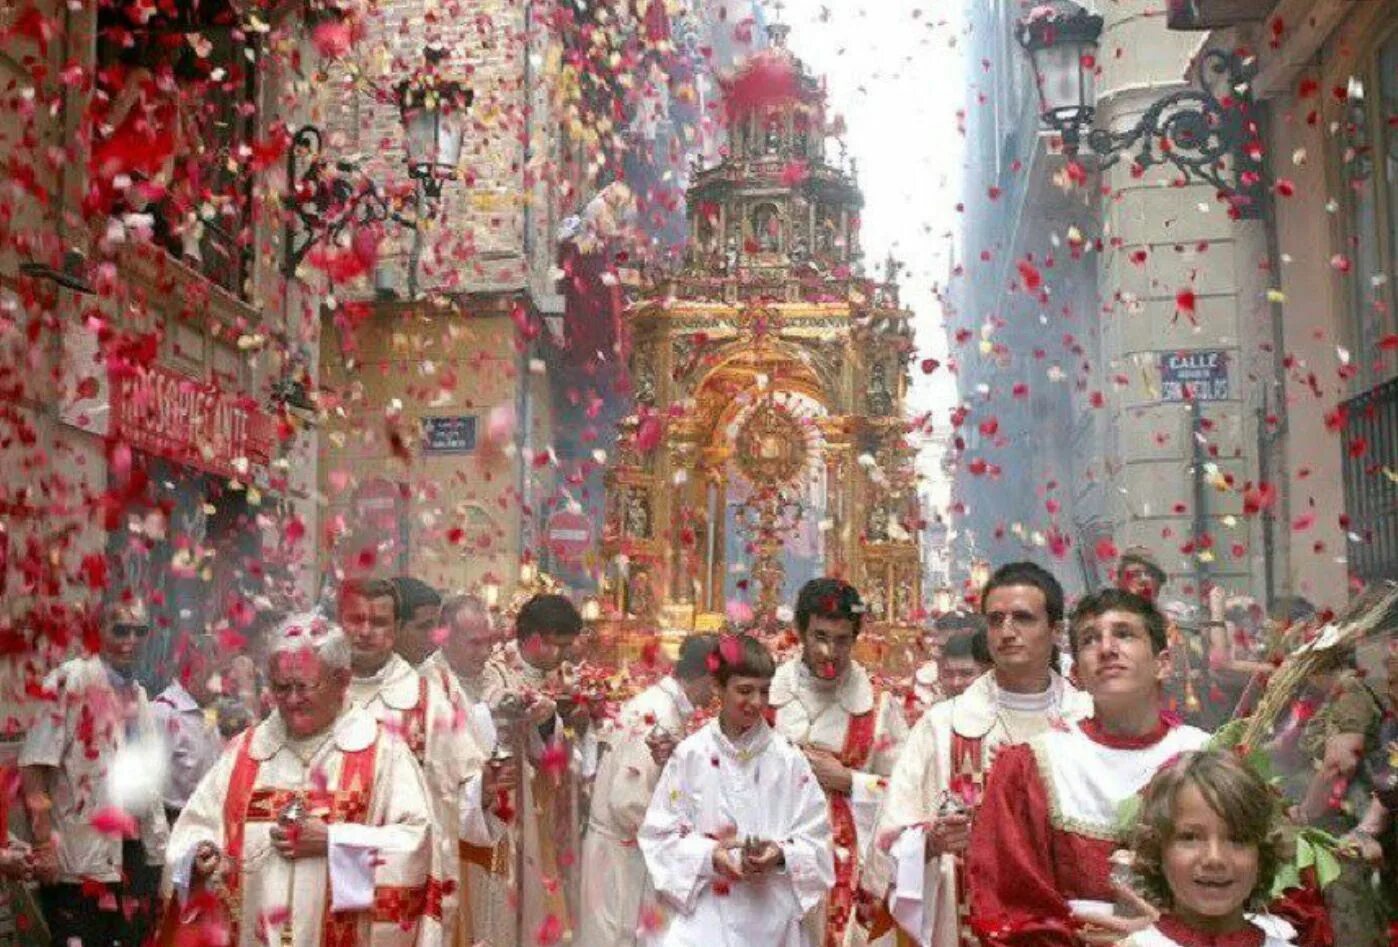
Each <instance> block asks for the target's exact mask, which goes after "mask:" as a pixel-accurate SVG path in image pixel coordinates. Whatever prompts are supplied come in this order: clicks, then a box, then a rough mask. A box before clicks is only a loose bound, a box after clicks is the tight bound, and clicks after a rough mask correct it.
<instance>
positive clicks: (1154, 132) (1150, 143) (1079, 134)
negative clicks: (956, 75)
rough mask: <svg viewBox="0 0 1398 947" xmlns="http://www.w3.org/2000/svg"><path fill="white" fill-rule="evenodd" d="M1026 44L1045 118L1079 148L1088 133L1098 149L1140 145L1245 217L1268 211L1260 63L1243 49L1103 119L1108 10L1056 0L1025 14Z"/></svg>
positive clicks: (1137, 158) (1136, 152)
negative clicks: (1136, 108)
mask: <svg viewBox="0 0 1398 947" xmlns="http://www.w3.org/2000/svg"><path fill="white" fill-rule="evenodd" d="M1016 33H1017V36H1018V39H1019V43H1020V45H1021V46H1023V47H1024V49H1025V51H1026V52H1027V53H1028V54H1029V58H1030V61H1031V63H1032V65H1033V68H1034V78H1035V83H1036V85H1037V87H1038V90H1039V111H1040V117H1041V118H1042V120H1043V122H1044V124H1045V125H1046V126H1048V127H1049V128H1052V129H1054V130H1055V131H1057V132H1059V133H1060V134H1061V135H1062V137H1063V150H1064V151H1065V152H1066V153H1068V154H1070V155H1073V154H1076V153H1077V151H1078V149H1079V147H1080V146H1081V143H1082V141H1083V140H1084V139H1085V140H1086V142H1087V146H1088V147H1089V148H1090V149H1092V151H1093V153H1095V154H1098V155H1101V156H1103V157H1115V156H1116V155H1119V154H1121V153H1122V152H1124V151H1127V150H1132V151H1133V154H1132V161H1133V162H1134V163H1135V164H1136V165H1137V166H1138V167H1140V168H1143V169H1144V168H1149V167H1153V166H1155V165H1159V164H1165V163H1167V162H1168V163H1169V164H1172V165H1174V166H1175V167H1176V168H1178V169H1179V171H1180V173H1181V174H1183V175H1184V177H1185V179H1186V180H1194V181H1205V182H1207V183H1209V184H1212V185H1213V186H1214V187H1216V188H1217V189H1218V190H1219V192H1220V193H1222V194H1223V195H1224V196H1225V197H1226V198H1227V200H1228V201H1229V203H1230V204H1231V206H1232V211H1233V213H1234V214H1236V215H1237V216H1238V217H1241V218H1257V217H1260V216H1262V214H1263V212H1264V209H1263V203H1264V202H1263V197H1264V193H1263V180H1262V149H1261V143H1260V131H1259V128H1258V125H1257V119H1256V116H1255V115H1254V114H1253V100H1252V95H1251V92H1250V91H1249V88H1248V84H1249V83H1250V82H1251V80H1252V76H1253V73H1254V71H1255V69H1254V66H1253V64H1252V63H1251V62H1250V61H1245V60H1244V59H1243V58H1242V57H1240V56H1239V55H1238V54H1237V53H1231V52H1225V51H1223V50H1216V49H1211V50H1207V51H1205V52H1204V53H1202V54H1201V55H1200V57H1199V60H1198V62H1197V63H1196V64H1195V77H1194V78H1195V84H1194V86H1193V87H1191V88H1188V89H1181V90H1180V91H1178V92H1172V93H1171V94H1169V95H1167V96H1165V97H1164V98H1162V99H1160V100H1158V101H1157V102H1155V103H1153V104H1152V105H1151V106H1150V107H1149V108H1148V109H1146V111H1145V113H1144V114H1142V116H1141V118H1140V120H1139V121H1138V122H1137V123H1136V124H1135V125H1134V126H1132V127H1131V128H1128V129H1126V130H1124V131H1120V132H1116V131H1111V130H1110V129H1106V128H1098V127H1096V125H1095V124H1094V120H1095V118H1096V109H1095V102H1096V95H1095V88H1094V85H1095V84H1094V74H1095V72H1096V69H1097V64H1096V52H1097V41H1098V39H1099V38H1100V37H1101V35H1102V17H1100V16H1098V15H1097V14H1095V13H1092V12H1090V11H1089V10H1087V9H1086V8H1084V7H1083V6H1081V5H1080V4H1078V3H1075V2H1074V0H1049V2H1047V3H1044V4H1040V5H1038V6H1036V7H1035V8H1034V10H1033V11H1032V12H1031V13H1029V14H1028V15H1027V16H1025V17H1024V18H1023V19H1021V20H1020V21H1019V25H1018V28H1017V30H1016Z"/></svg>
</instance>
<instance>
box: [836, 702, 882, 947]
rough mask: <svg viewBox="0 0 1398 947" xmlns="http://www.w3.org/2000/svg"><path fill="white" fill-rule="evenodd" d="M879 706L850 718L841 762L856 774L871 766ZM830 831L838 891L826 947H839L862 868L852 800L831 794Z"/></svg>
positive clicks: (842, 795)
mask: <svg viewBox="0 0 1398 947" xmlns="http://www.w3.org/2000/svg"><path fill="white" fill-rule="evenodd" d="M877 711H878V706H877V704H875V707H874V709H873V710H870V711H868V712H867V713H862V714H858V715H854V714H852V715H850V718H849V723H848V725H847V726H846V727H845V745H844V748H843V749H841V750H840V762H841V763H842V764H843V765H844V766H846V767H848V768H849V769H852V770H862V769H864V768H865V767H866V766H868V765H869V757H870V755H871V754H872V753H873V749H874V728H875V726H876V724H877V723H878V712H877ZM826 799H827V800H828V801H829V805H830V828H831V831H832V833H833V835H834V840H835V887H833V888H832V889H830V896H829V898H828V900H827V902H826V904H827V907H826V912H825V947H838V945H839V944H841V943H843V942H844V935H845V927H846V926H847V925H848V924H849V920H850V915H851V914H852V913H853V911H854V898H855V886H856V881H857V880H858V879H857V877H856V868H857V866H858V864H859V833H858V831H857V830H856V828H855V824H854V812H853V810H852V809H851V808H850V804H849V797H848V796H846V795H845V794H843V793H829V794H828V795H827V796H826Z"/></svg>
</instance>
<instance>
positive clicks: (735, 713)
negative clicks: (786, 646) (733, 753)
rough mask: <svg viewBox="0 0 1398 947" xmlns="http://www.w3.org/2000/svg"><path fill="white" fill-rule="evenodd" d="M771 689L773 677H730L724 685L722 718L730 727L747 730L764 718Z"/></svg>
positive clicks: (721, 708)
mask: <svg viewBox="0 0 1398 947" xmlns="http://www.w3.org/2000/svg"><path fill="white" fill-rule="evenodd" d="M771 690H772V679H771V678H768V677H730V678H729V679H728V683H727V684H725V685H724V686H723V695H722V696H723V705H722V707H720V708H719V716H720V718H721V719H722V721H723V722H724V723H726V724H727V725H728V727H729V728H730V729H732V730H736V731H737V732H739V733H742V732H744V731H746V730H747V729H748V728H749V727H751V726H752V725H753V724H755V723H757V722H758V721H759V720H761V719H762V714H763V713H764V712H765V711H766V710H767V696H768V694H769V693H770V692H771Z"/></svg>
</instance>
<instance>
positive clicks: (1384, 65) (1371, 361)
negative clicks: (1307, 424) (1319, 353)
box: [1338, 34, 1398, 391]
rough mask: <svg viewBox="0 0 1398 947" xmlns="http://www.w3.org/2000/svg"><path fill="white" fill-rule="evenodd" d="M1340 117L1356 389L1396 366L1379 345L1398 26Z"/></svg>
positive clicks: (1396, 197) (1388, 273)
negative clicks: (1397, 29) (1397, 30)
mask: <svg viewBox="0 0 1398 947" xmlns="http://www.w3.org/2000/svg"><path fill="white" fill-rule="evenodd" d="M1341 121H1342V127H1343V135H1342V136H1341V146H1340V154H1339V156H1338V162H1339V171H1340V183H1341V185H1342V190H1343V193H1344V195H1345V197H1344V200H1345V203H1346V207H1345V211H1346V213H1345V218H1344V219H1345V225H1346V233H1345V237H1346V239H1345V246H1344V247H1343V248H1342V251H1341V252H1342V253H1343V255H1344V257H1345V258H1346V259H1347V260H1348V264H1349V273H1348V275H1347V276H1345V277H1344V282H1345V284H1346V289H1347V291H1348V297H1349V298H1348V299H1347V304H1348V305H1349V307H1350V320H1349V321H1350V337H1349V342H1350V352H1351V356H1352V359H1353V364H1354V366H1355V367H1356V369H1357V370H1358V371H1357V373H1356V375H1355V377H1354V379H1353V385H1354V386H1355V390H1356V391H1363V390H1366V389H1369V388H1372V387H1373V386H1374V385H1376V384H1377V383H1379V382H1380V381H1383V380H1384V379H1385V378H1387V377H1389V376H1391V375H1392V374H1393V363H1392V362H1391V361H1390V360H1389V359H1388V356H1387V355H1386V354H1385V353H1383V352H1382V351H1381V350H1380V349H1379V348H1378V342H1379V339H1381V338H1382V337H1383V336H1385V335H1387V334H1388V333H1390V332H1392V331H1394V325H1395V323H1394V317H1393V304H1394V287H1393V285H1392V273H1393V264H1394V258H1395V252H1398V34H1393V35H1390V37H1389V38H1388V39H1387V40H1386V41H1385V42H1384V43H1383V44H1382V45H1381V46H1379V47H1378V48H1377V50H1376V51H1375V53H1374V54H1373V55H1372V56H1371V57H1370V58H1369V60H1368V62H1367V64H1366V65H1365V67H1364V68H1363V69H1362V71H1359V72H1357V73H1356V74H1355V75H1354V76H1353V77H1352V78H1351V79H1350V83H1349V90H1348V98H1347V103H1346V109H1345V114H1344V116H1343V118H1342V119H1341Z"/></svg>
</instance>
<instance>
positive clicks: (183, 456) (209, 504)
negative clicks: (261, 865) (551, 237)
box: [0, 0, 319, 727]
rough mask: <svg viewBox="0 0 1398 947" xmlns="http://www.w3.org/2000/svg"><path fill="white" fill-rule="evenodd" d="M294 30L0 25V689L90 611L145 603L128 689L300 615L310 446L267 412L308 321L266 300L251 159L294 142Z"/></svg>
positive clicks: (304, 429)
mask: <svg viewBox="0 0 1398 947" xmlns="http://www.w3.org/2000/svg"><path fill="white" fill-rule="evenodd" d="M99 6H100V9H99ZM306 27H307V24H306V23H305V22H304V21H303V20H302V19H301V13H300V12H299V11H293V10H291V9H290V8H285V9H283V10H282V11H281V12H279V13H278V14H277V15H276V16H274V17H272V18H271V19H270V20H259V19H257V18H256V17H252V18H251V19H249V18H245V17H243V16H242V15H241V14H240V13H239V12H238V11H236V10H235V9H234V8H233V7H231V6H229V5H227V4H219V3H205V4H202V5H194V4H183V3H173V4H169V5H165V6H162V8H161V10H160V11H158V12H155V13H153V14H152V15H151V16H150V17H148V18H146V19H144V20H142V21H140V22H132V21H127V20H124V19H122V18H121V17H120V15H119V11H117V9H116V8H115V7H110V8H109V7H107V6H106V5H96V4H86V5H71V4H60V3H48V2H44V0H40V2H38V3H36V4H28V5H11V6H9V7H7V8H6V10H5V11H4V12H3V13H0V30H3V33H4V36H5V41H4V44H3V45H4V51H3V53H0V72H3V74H4V79H3V85H4V89H5V92H4V94H3V99H4V100H3V102H0V152H3V160H4V161H5V164H6V167H7V168H9V173H8V175H7V183H6V186H5V188H4V195H3V198H0V202H2V203H3V206H4V215H3V216H4V223H3V225H0V238H2V239H0V311H3V315H0V353H3V354H0V378H2V379H3V381H0V388H2V389H3V393H0V469H3V471H4V475H3V477H2V478H0V600H2V601H3V603H4V605H3V612H0V625H3V629H4V633H5V638H6V640H7V642H8V643H9V644H8V646H7V650H6V653H7V654H10V655H11V656H12V661H15V662H18V661H20V660H24V661H25V662H26V663H25V666H23V667H21V666H20V665H19V664H18V663H14V664H11V665H10V667H9V670H10V671H12V672H13V676H12V677H11V678H10V679H9V680H8V681H7V683H8V684H10V685H20V684H22V681H23V679H24V678H25V676H26V675H30V674H32V673H36V672H37V671H40V670H42V669H43V667H45V666H46V665H47V664H48V663H49V662H50V661H52V660H55V659H56V658H57V657H59V656H61V655H62V654H65V653H67V652H69V651H70V650H71V649H73V648H75V647H77V646H78V645H79V644H80V642H81V640H82V637H81V636H82V630H83V628H84V621H85V620H86V619H87V617H88V616H89V615H90V612H89V611H88V608H89V606H91V605H92V604H94V603H95V602H96V601H97V600H98V599H100V598H101V597H102V596H103V595H104V594H105V595H107V596H117V595H124V594H131V595H135V596H138V597H140V598H141V599H142V600H144V601H145V602H146V603H147V605H148V607H149V610H150V613H151V617H152V620H153V622H154V624H155V629H156V631H155V636H154V640H153V642H152V645H151V647H150V648H149V649H148V650H149V660H148V662H147V664H146V666H145V667H144V668H143V670H142V674H143V676H144V677H145V678H146V680H147V682H148V683H153V684H159V685H161V686H163V682H164V681H165V680H167V679H168V677H169V674H170V673H171V670H172V660H171V659H172V658H173V656H174V655H175V654H176V653H177V651H178V650H179V649H180V648H181V647H182V644H181V642H182V640H183V639H184V638H185V637H187V636H200V635H205V634H210V633H217V632H218V631H219V630H221V629H227V630H231V631H233V632H235V633H241V632H243V631H245V630H246V626H247V625H248V623H250V622H251V620H252V615H253V613H254V612H255V611H256V608H257V605H256V604H255V603H257V602H261V603H262V604H263V605H268V604H276V605H278V606H279V607H289V606H291V605H293V604H295V603H296V601H297V600H298V599H299V600H301V601H304V600H306V599H308V598H309V597H310V595H311V593H312V591H313V588H314V576H313V569H312V568H310V566H309V565H308V563H311V562H313V561H314V555H313V554H312V553H311V552H310V551H309V550H310V545H311V542H312V540H311V539H310V538H304V539H302V538H299V537H314V536H315V535H316V533H317V507H316V503H315V502H314V491H315V473H314V471H315V461H316V443H315V433H314V430H313V428H311V427H310V426H308V425H306V424H305V423H304V417H303V416H299V415H298V413H297V411H296V410H294V409H288V407H287V405H286V402H285V398H283V397H279V396H278V392H283V391H285V390H286V386H285V385H282V384H279V382H281V381H283V379H284V378H289V377H291V376H292V375H294V374H296V373H298V372H300V371H301V367H300V366H295V365H291V364H290V363H289V362H288V360H287V359H286V357H285V353H286V352H287V351H293V350H295V349H296V348H297V343H298V341H299V340H303V339H306V338H308V337H309V338H312V339H313V338H314V337H315V333H316V328H317V327H316V322H317V320H316V319H314V318H307V314H308V313H312V314H313V313H315V312H317V310H318V306H319V300H318V299H317V298H316V296H315V295H314V294H313V293H309V292H307V291H306V289H305V287H297V286H293V287H289V288H288V287H287V286H285V285H284V281H283V280H282V279H281V276H280V273H279V266H278V262H279V259H280V240H281V235H282V228H281V224H280V214H279V212H278V208H279V207H280V206H281V198H282V193H281V188H282V182H281V179H280V178H279V177H278V176H277V175H276V174H275V169H276V159H275V158H270V157H269V158H266V159H265V161H263V159H261V158H260V157H259V150H260V149H265V152H264V153H265V154H266V155H272V154H273V153H275V152H276V151H277V146H276V144H275V142H276V141H277V136H278V132H277V130H278V129H279V128H280V127H281V126H282V125H284V124H294V123H295V122H296V121H297V120H298V118H299V117H300V112H301V109H302V105H301V100H300V98H299V97H298V95H297V94H296V86H297V84H298V82H300V81H301V80H300V79H299V78H298V77H297V75H296V74H295V71H294V70H293V68H292V66H291V63H292V61H293V58H299V59H300V62H301V63H302V65H303V66H304V67H307V68H311V67H314V66H315V64H316V62H317V54H316V52H315V50H314V48H313V47H312V46H311V44H309V43H308V42H306V41H305V40H306V36H307V29H306ZM138 119H139V121H138ZM142 123H144V124H142ZM7 706H11V705H8V704H7ZM21 719H22V714H19V713H15V714H12V715H10V716H8V717H7V720H8V721H9V723H8V724H7V726H11V727H12V726H14V725H17V724H18V723H19V721H20V720H21Z"/></svg>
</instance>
